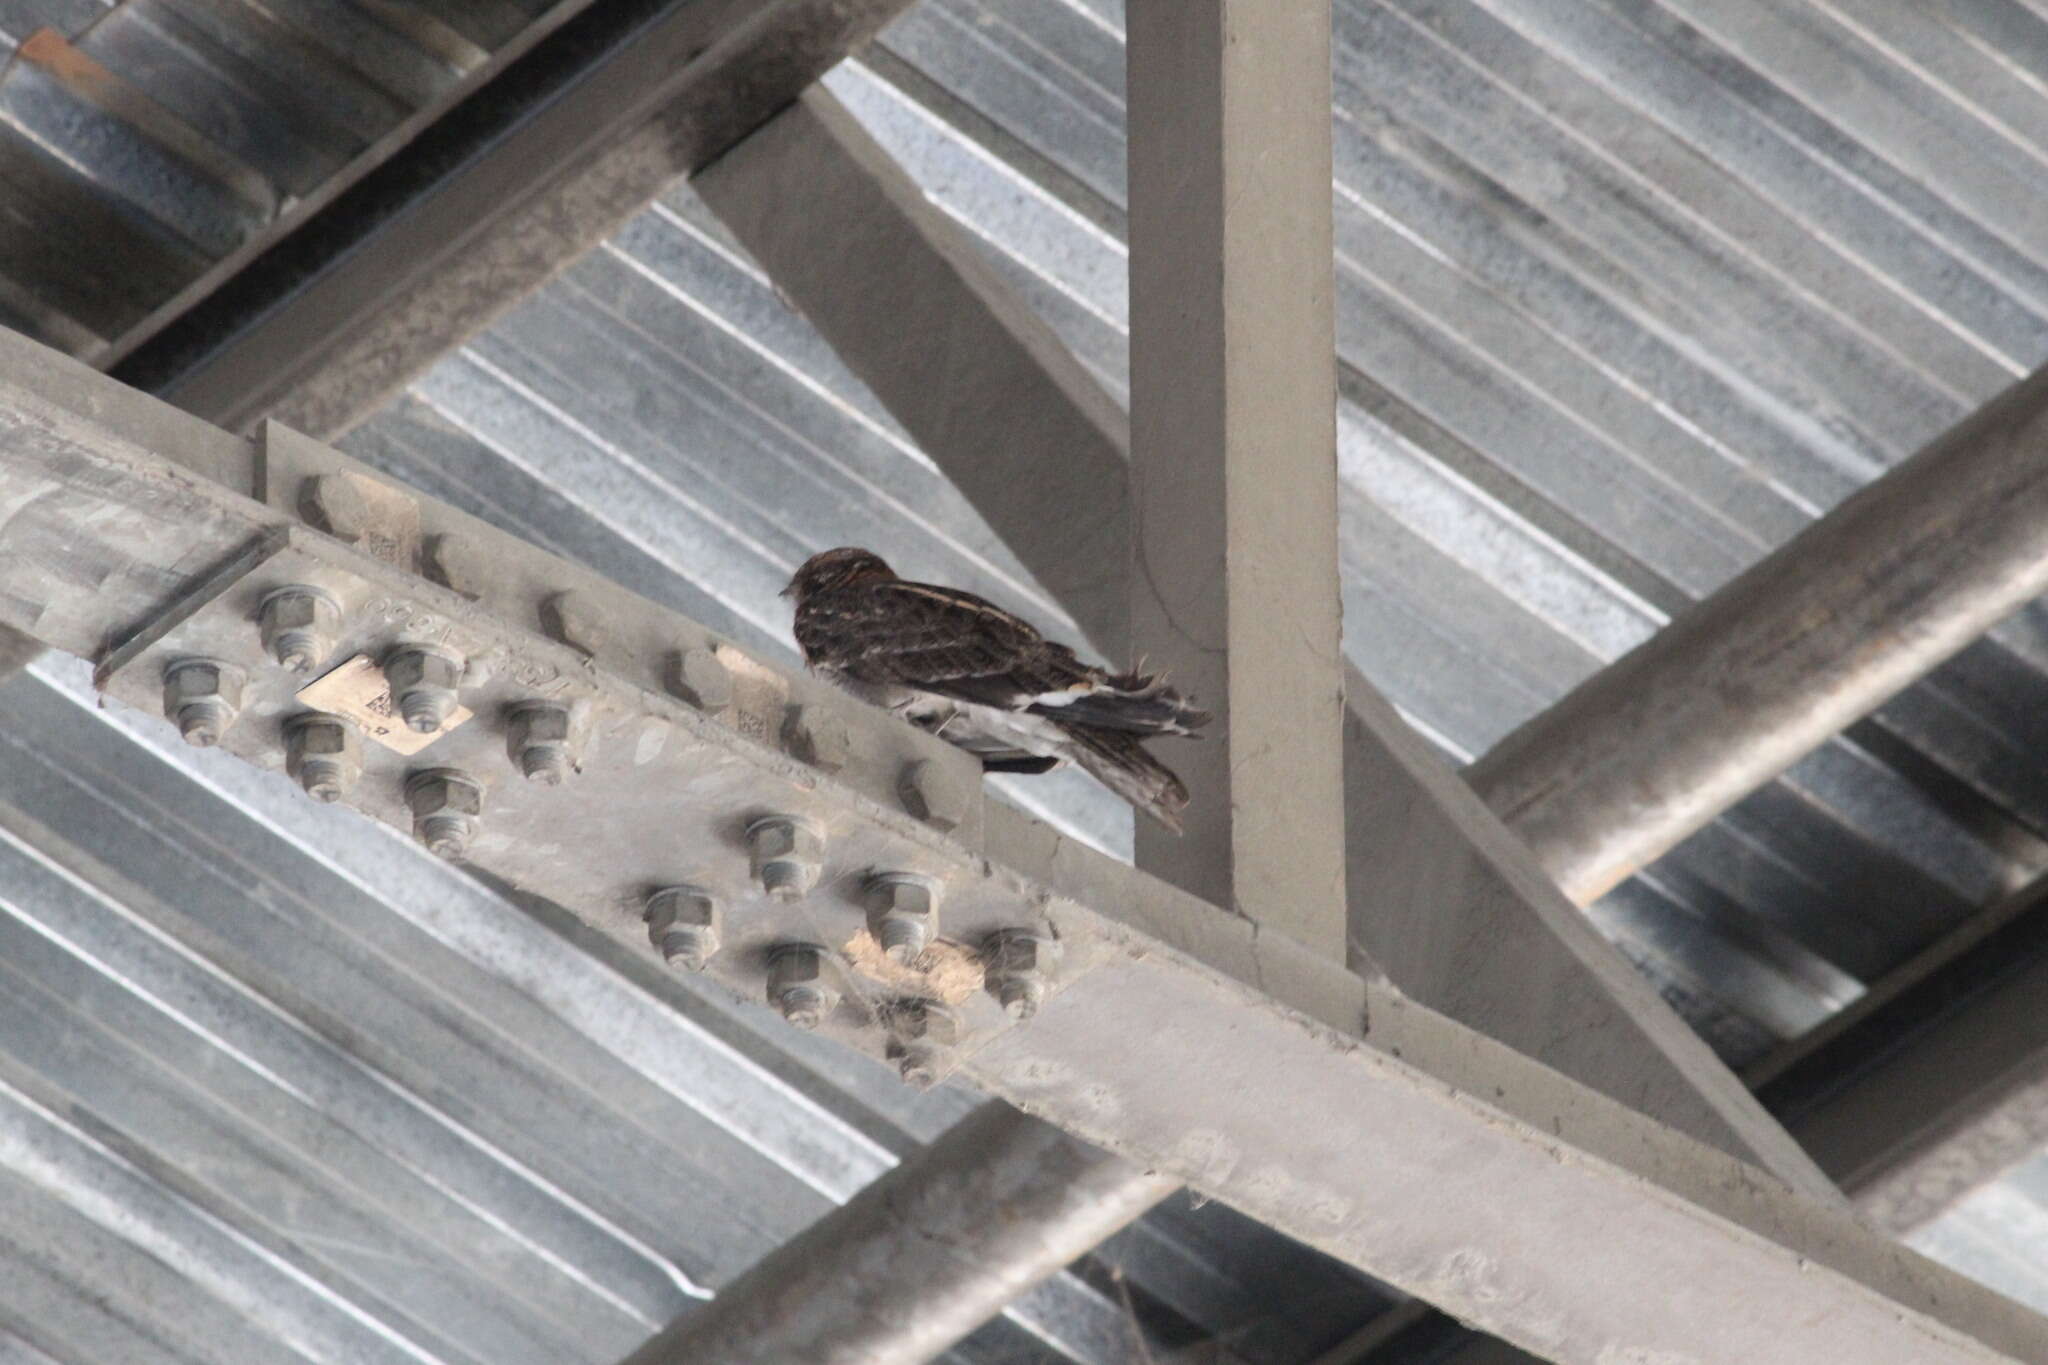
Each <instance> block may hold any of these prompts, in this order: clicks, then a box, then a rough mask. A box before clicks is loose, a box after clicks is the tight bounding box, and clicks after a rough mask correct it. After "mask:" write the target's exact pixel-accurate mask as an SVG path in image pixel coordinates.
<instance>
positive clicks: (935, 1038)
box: [886, 998, 964, 1048]
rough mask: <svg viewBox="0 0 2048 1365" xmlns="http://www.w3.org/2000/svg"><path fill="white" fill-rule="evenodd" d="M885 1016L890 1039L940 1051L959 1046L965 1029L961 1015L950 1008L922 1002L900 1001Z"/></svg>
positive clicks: (919, 999) (916, 999) (891, 1006)
mask: <svg viewBox="0 0 2048 1365" xmlns="http://www.w3.org/2000/svg"><path fill="white" fill-rule="evenodd" d="M886 1015H887V1020H886V1022H887V1025H888V1029H889V1034H890V1036H891V1037H893V1038H895V1039H897V1040H898V1041H900V1042H903V1043H923V1044H925V1045H926V1046H927V1047H937V1048H950V1047H958V1046H959V1045H960V1039H961V1036H962V1034H963V1032H964V1028H963V1026H962V1024H961V1021H960V1014H959V1011H957V1010H955V1009H954V1008H953V1007H952V1006H950V1005H947V1004H943V1003H941V1002H940V1001H937V1000H926V999H922V998H913V999H907V1000H898V1001H895V1002H894V1003H893V1004H891V1005H890V1006H889V1007H888V1009H887V1011H886Z"/></svg>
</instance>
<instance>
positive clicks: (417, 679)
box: [384, 645, 462, 734]
mask: <svg viewBox="0 0 2048 1365" xmlns="http://www.w3.org/2000/svg"><path fill="white" fill-rule="evenodd" d="M384 682H385V685H386V686H388V687H389V688H390V689H391V701H392V704H393V705H394V706H395V707H396V708H397V709H398V714H399V715H400V716H402V717H404V718H405V723H406V725H407V726H409V727H410V728H412V729H414V730H417V731H419V732H420V733H421V734H432V733H433V732H434V731H436V730H438V729H440V728H441V727H442V726H443V725H445V724H447V722H448V717H449V716H451V715H453V714H454V712H455V707H456V704H457V702H458V700H459V698H458V696H457V692H458V689H460V688H461V686H462V656H461V655H460V654H457V653H455V652H454V651H453V650H450V649H443V648H441V647H440V646H439V645H400V646H399V647H398V648H397V649H395V650H393V651H392V652H391V654H390V655H389V656H388V657H387V658H386V659H385V660H384Z"/></svg>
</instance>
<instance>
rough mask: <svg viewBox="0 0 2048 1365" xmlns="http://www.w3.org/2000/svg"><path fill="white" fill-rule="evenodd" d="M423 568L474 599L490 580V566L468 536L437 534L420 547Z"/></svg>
mask: <svg viewBox="0 0 2048 1365" xmlns="http://www.w3.org/2000/svg"><path fill="white" fill-rule="evenodd" d="M420 568H421V570H422V571H423V572H424V573H425V574H426V576H427V577H428V578H429V579H431V580H433V581H434V582H436V583H439V584H440V585H441V586H442V587H444V588H452V589H454V590H455V591H456V592H459V593H461V594H462V595H463V596H464V597H467V598H470V599H472V600H474V599H476V598H479V597H482V596H483V595H484V589H485V588H486V587H487V586H488V585H489V584H490V577H491V576H490V566H489V564H488V563H487V562H486V561H485V559H484V557H483V555H482V553H481V552H480V551H479V550H478V549H477V547H476V545H475V543H474V542H472V541H471V540H470V539H469V538H468V537H466V536H458V535H438V536H435V537H433V538H432V539H430V540H428V541H427V543H426V544H425V545H424V546H422V547H421V553H420Z"/></svg>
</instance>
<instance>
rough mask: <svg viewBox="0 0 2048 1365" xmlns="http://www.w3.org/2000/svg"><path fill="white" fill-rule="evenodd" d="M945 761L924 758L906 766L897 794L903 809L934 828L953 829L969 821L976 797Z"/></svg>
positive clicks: (898, 784)
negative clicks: (939, 761) (946, 765)
mask: <svg viewBox="0 0 2048 1365" xmlns="http://www.w3.org/2000/svg"><path fill="white" fill-rule="evenodd" d="M976 794H978V793H973V792H969V791H968V790H967V788H966V787H965V786H964V785H962V783H961V781H960V780H959V779H958V778H956V777H955V776H954V775H953V774H952V773H951V772H950V771H948V770H947V768H946V767H945V765H944V764H941V763H938V762H935V761H933V760H932V759H928V758H920V759H916V760H913V761H912V762H910V763H906V764H904V765H903V771H902V773H901V774H899V775H898V777H897V779H896V795H897V798H898V799H899V800H901V801H902V802H903V809H905V810H906V811H909V812H910V814H911V815H913V816H915V817H916V818H917V819H919V820H922V821H924V822H925V823H926V824H928V825H930V826H931V827H932V828H933V829H936V830H940V831H942V832H950V831H952V830H955V829H958V828H959V827H960V826H961V825H962V824H964V823H966V820H967V815H968V811H969V809H970V808H971V806H972V803H973V800H974V796H975V795H976Z"/></svg>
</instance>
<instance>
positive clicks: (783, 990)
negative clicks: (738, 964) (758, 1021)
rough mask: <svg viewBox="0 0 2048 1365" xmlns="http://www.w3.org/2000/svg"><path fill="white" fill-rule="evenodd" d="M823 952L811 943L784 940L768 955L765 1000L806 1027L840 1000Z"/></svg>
mask: <svg viewBox="0 0 2048 1365" xmlns="http://www.w3.org/2000/svg"><path fill="white" fill-rule="evenodd" d="M825 960H826V952H825V950H824V949H823V948H820V947H818V946H817V945H816V944H811V943H785V944H783V945H781V946H780V947H778V948H776V949H775V950H774V951H773V952H771V953H770V954H769V955H768V1003H769V1004H771V1005H773V1006H775V1008H776V1009H777V1010H779V1011H780V1012H781V1014H782V1017H783V1018H784V1019H787V1020H788V1021H789V1022H790V1023H792V1024H794V1025H795V1026H796V1027H798V1028H800V1029H804V1030H806V1031H808V1030H811V1029H814V1028H816V1027H817V1026H818V1025H819V1024H820V1023H822V1022H823V1021H824V1018H825V1016H826V1015H828V1014H830V1013H831V1012H832V1011H833V1009H835V1008H836V1007H837V1006H838V1004H839V991H838V989H837V988H836V987H835V986H833V984H832V982H831V979H830V978H829V977H828V975H827V974H826V969H825Z"/></svg>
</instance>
